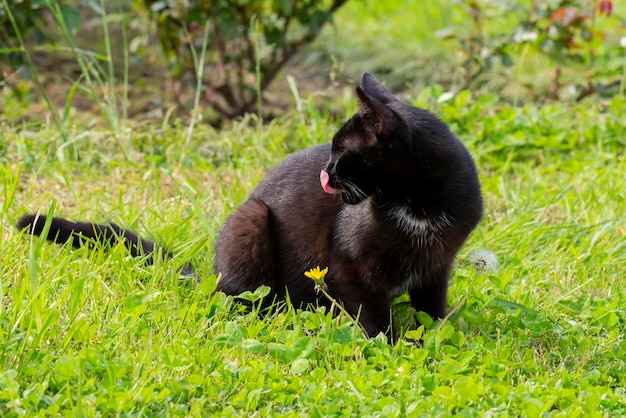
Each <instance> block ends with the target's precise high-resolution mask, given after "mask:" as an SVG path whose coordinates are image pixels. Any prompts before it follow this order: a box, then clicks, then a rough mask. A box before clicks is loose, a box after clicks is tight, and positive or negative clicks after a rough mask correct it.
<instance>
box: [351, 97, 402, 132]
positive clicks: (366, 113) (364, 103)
mask: <svg viewBox="0 0 626 418" xmlns="http://www.w3.org/2000/svg"><path fill="white" fill-rule="evenodd" d="M356 94H357V96H358V97H359V102H360V103H361V117H362V118H363V122H364V123H365V124H367V125H369V126H371V127H372V128H373V129H374V131H375V132H376V135H381V134H384V133H389V132H392V131H393V126H394V125H395V123H396V121H397V119H396V115H395V113H393V112H392V111H391V109H389V107H387V105H385V104H384V103H382V102H380V101H379V100H378V99H376V98H375V97H372V96H370V95H369V94H367V93H366V92H365V91H364V89H362V88H361V87H357V88H356Z"/></svg>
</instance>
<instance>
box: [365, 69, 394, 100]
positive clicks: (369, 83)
mask: <svg viewBox="0 0 626 418" xmlns="http://www.w3.org/2000/svg"><path fill="white" fill-rule="evenodd" d="M361 86H362V87H363V91H364V92H365V93H367V95H368V96H370V97H374V98H375V99H376V100H378V101H380V102H382V103H389V102H393V101H396V100H398V99H396V98H395V97H394V95H393V94H391V92H390V91H389V90H387V88H386V87H385V86H383V85H382V83H381V82H380V81H378V80H376V77H374V76H373V75H371V74H370V73H364V74H363V78H362V79H361Z"/></svg>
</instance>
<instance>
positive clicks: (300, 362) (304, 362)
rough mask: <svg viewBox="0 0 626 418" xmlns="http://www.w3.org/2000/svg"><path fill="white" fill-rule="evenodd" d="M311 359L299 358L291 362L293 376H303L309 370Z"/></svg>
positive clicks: (290, 369)
mask: <svg viewBox="0 0 626 418" xmlns="http://www.w3.org/2000/svg"><path fill="white" fill-rule="evenodd" d="M309 365H310V362H309V359H306V358H297V359H295V360H294V361H292V362H291V367H290V368H289V371H290V372H291V373H292V374H302V373H304V372H305V371H307V370H308V369H309Z"/></svg>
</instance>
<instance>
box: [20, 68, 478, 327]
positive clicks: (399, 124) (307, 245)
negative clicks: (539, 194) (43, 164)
mask: <svg viewBox="0 0 626 418" xmlns="http://www.w3.org/2000/svg"><path fill="white" fill-rule="evenodd" d="M357 94H358V97H359V101H360V103H361V110H360V112H358V113H357V114H356V115H354V116H353V117H352V118H351V119H350V120H348V122H346V123H345V124H344V125H343V126H342V127H341V129H339V131H338V132H337V133H336V134H335V137H334V138H333V141H332V145H331V144H325V145H319V146H316V147H313V148H309V149H307V150H304V151H301V152H299V153H296V154H294V155H292V156H290V157H288V158H287V159H286V160H285V161H284V162H283V163H281V164H280V165H278V166H277V167H275V168H274V169H273V170H271V171H270V172H269V173H268V175H267V177H266V178H265V179H264V180H263V181H261V183H260V184H259V185H258V187H257V188H256V190H254V192H253V193H252V195H251V196H250V198H249V199H248V200H247V201H246V202H245V203H244V204H242V205H241V206H240V207H239V208H238V209H237V210H236V211H235V213H234V214H232V215H231V216H230V217H229V218H228V219H227V221H226V223H225V225H224V227H223V228H222V231H221V233H220V236H219V239H218V242H217V246H216V261H215V271H216V273H220V274H221V279H220V280H219V282H218V284H217V290H218V291H222V292H225V293H227V294H231V295H237V294H239V293H241V292H243V291H246V290H255V289H256V288H257V287H258V286H260V285H266V286H269V287H270V288H271V290H272V294H273V295H274V296H277V297H278V298H285V296H286V294H287V293H288V294H289V299H290V300H291V302H292V303H293V304H295V305H298V306H302V307H306V306H307V305H310V304H313V305H315V304H327V303H328V301H327V300H325V299H324V298H323V297H321V296H319V295H317V294H316V292H315V290H314V283H313V282H312V281H311V280H310V279H308V278H307V277H305V276H304V274H303V273H304V272H305V271H307V270H309V269H311V268H313V267H316V266H321V267H322V268H324V267H328V269H329V272H328V275H327V276H326V284H327V285H328V291H329V293H330V294H331V295H332V296H333V297H335V298H337V299H339V300H340V301H341V302H343V304H344V306H345V308H346V309H347V310H348V312H350V313H352V314H354V315H356V314H357V313H358V312H359V311H360V321H361V323H362V325H363V326H364V327H365V329H366V330H367V332H368V333H369V334H370V335H376V334H377V333H379V332H381V331H383V332H384V331H386V330H387V329H388V328H389V324H390V304H391V300H392V298H393V297H395V296H397V295H399V294H400V293H402V292H404V291H408V292H409V294H410V297H411V304H412V306H413V307H414V308H415V309H417V310H420V311H424V312H426V313H428V314H429V315H431V316H432V317H434V318H440V317H442V316H444V315H445V313H446V294H447V288H448V278H449V276H450V270H451V268H452V264H453V261H454V258H455V256H456V254H457V252H458V250H459V248H460V247H461V245H462V244H463V243H464V242H465V240H466V238H467V236H468V235H469V233H470V232H471V231H472V230H473V229H474V228H475V227H476V225H477V224H478V222H479V220H480V218H481V216H482V197H481V192H480V184H479V181H478V177H477V174H476V168H475V166H474V163H473V161H472V158H471V157H470V154H469V152H468V151H467V150H466V148H465V147H464V146H463V144H462V143H461V142H460V141H459V140H458V139H457V138H456V137H455V136H454V135H453V134H452V133H451V132H450V130H449V129H448V127H447V125H446V124H445V123H443V122H442V121H440V120H439V119H438V118H437V117H436V116H434V115H432V114H431V113H429V112H428V111H426V110H423V109H419V108H415V107H412V106H409V105H407V104H404V103H401V102H400V101H398V100H397V99H396V98H395V97H394V96H393V95H392V94H391V93H390V92H389V91H388V90H387V89H386V88H385V87H384V86H383V85H382V84H381V83H379V82H378V81H377V80H376V79H375V78H374V77H373V76H372V75H370V74H365V75H364V76H363V80H362V87H357ZM320 171H322V174H321V175H320ZM320 182H321V184H320ZM34 219H35V218H34V215H26V216H24V217H22V219H20V221H19V222H18V227H19V228H29V231H30V232H31V233H34V234H41V232H42V229H43V223H44V222H45V218H44V217H39V221H38V222H37V223H36V225H34V226H33V222H34ZM78 235H82V236H86V237H88V238H91V239H94V240H96V241H97V240H105V241H111V242H113V241H116V240H118V239H119V238H120V237H123V238H124V239H125V241H126V242H127V246H128V247H129V249H130V250H131V253H133V254H135V253H140V252H141V251H140V250H139V247H141V248H142V250H143V252H145V253H151V252H152V251H153V249H154V245H153V244H152V243H150V242H148V241H145V240H140V239H139V238H138V237H137V236H136V235H135V234H133V233H131V232H128V231H123V230H121V229H120V228H119V227H117V226H116V225H110V226H105V225H93V224H91V223H70V222H68V221H66V220H63V219H58V218H55V219H53V220H52V221H51V226H50V230H49V233H48V239H51V240H55V241H56V242H65V241H68V240H72V244H73V245H75V246H78V245H80V243H81V239H80V238H77V236H78ZM165 256H166V257H169V254H168V253H165ZM184 270H185V271H184V272H186V273H190V272H191V270H190V269H189V267H188V266H187V267H184Z"/></svg>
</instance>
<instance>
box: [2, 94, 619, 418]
mask: <svg viewBox="0 0 626 418" xmlns="http://www.w3.org/2000/svg"><path fill="white" fill-rule="evenodd" d="M440 94H441V91H440V90H439V89H436V88H435V89H426V90H424V91H422V93H421V95H420V96H418V97H414V98H412V99H411V100H412V102H413V103H414V104H416V105H420V106H424V107H427V108H429V109H432V110H433V111H435V112H437V113H438V114H439V115H440V116H441V117H442V118H443V119H444V120H445V121H446V122H448V123H449V124H450V126H451V128H452V129H453V130H454V131H455V132H456V133H457V134H458V135H459V136H460V137H461V138H462V139H463V140H464V142H465V143H466V144H467V145H468V147H469V148H470V149H471V151H472V153H473V154H474V155H475V158H476V161H477V164H478V167H479V170H480V173H481V178H482V184H483V192H484V196H485V201H486V213H485V218H484V220H483V222H482V223H481V225H480V226H479V228H478V229H477V230H476V232H475V233H474V234H473V235H472V236H471V239H470V240H469V242H468V243H467V245H466V246H465V247H464V248H463V250H462V251H461V254H460V256H459V258H458V263H457V267H456V269H455V270H454V273H453V277H452V284H451V289H450V295H449V304H450V309H451V310H454V313H453V315H451V317H450V318H449V320H447V321H445V322H443V323H435V324H431V325H430V326H428V327H421V328H419V329H417V330H413V331H409V333H408V334H407V338H406V339H403V340H400V341H399V342H398V343H397V344H394V345H390V344H388V343H387V342H386V341H385V339H384V338H374V339H369V340H368V339H365V338H363V337H362V336H361V334H359V333H358V332H355V330H354V329H353V327H352V326H351V324H350V322H349V321H347V320H346V319H345V318H340V319H337V318H333V317H332V315H330V314H328V313H325V312H323V311H318V312H308V311H305V312H301V311H296V310H294V309H292V308H290V307H289V306H287V307H286V308H285V309H283V310H281V311H278V312H276V313H275V314H273V315H271V316H269V317H260V316H258V315H256V314H255V313H245V312H242V310H241V309H240V308H238V307H237V305H236V304H233V300H232V298H230V297H226V296H224V295H221V294H218V295H215V296H211V292H212V290H213V289H214V286H215V281H216V278H215V276H214V275H213V274H212V270H211V264H212V258H213V245H214V239H215V237H216V235H217V233H218V230H219V227H220V225H221V223H222V221H223V220H224V218H225V217H226V216H227V215H228V214H229V213H231V212H232V211H233V210H234V208H235V207H236V206H237V205H238V204H240V203H241V202H242V201H243V200H244V199H245V198H246V196H247V194H248V193H249V192H250V191H251V190H252V188H253V187H254V185H255V184H256V183H257V182H258V180H259V179H260V178H261V177H262V176H263V174H264V173H265V171H266V170H267V168H269V167H271V166H273V165H274V164H276V163H278V162H279V161H280V160H281V159H282V158H283V157H284V156H285V155H286V154H288V153H289V152H292V151H294V150H296V149H301V148H304V147H307V146H310V145H313V144H315V143H319V142H325V141H328V140H329V139H330V138H331V136H332V134H333V132H334V130H335V129H336V128H337V126H338V123H339V122H338V121H337V120H333V119H330V118H329V117H328V116H326V115H327V112H326V111H325V110H318V109H316V108H315V107H314V106H313V105H307V103H306V102H305V103H304V108H303V110H302V114H295V113H293V114H289V115H286V116H284V117H282V118H279V119H277V120H275V121H273V122H272V123H270V124H268V125H265V126H261V127H260V126H256V125H255V124H254V123H253V121H242V122H238V123H234V124H233V125H232V126H231V127H229V128H226V129H224V130H223V131H220V132H216V131H214V130H212V129H210V128H207V127H205V126H203V125H198V126H196V128H195V132H194V135H193V136H192V138H191V142H189V143H187V132H186V128H185V127H184V126H182V125H181V126H177V125H174V126H172V127H165V128H160V129H157V128H155V127H153V126H146V125H140V124H133V123H128V124H127V126H126V127H125V128H124V129H122V130H121V131H120V132H112V131H108V130H105V129H103V130H86V129H85V128H84V127H82V126H74V127H73V128H71V129H68V130H67V131H66V138H67V140H66V142H63V141H64V140H63V139H61V138H62V136H61V135H60V133H59V132H58V129H57V128H56V127H54V126H52V125H50V124H44V125H42V126H39V127H36V128H29V126H26V125H22V126H9V125H6V124H5V125H2V126H1V127H0V130H1V131H0V138H1V139H0V149H1V150H2V152H1V153H0V162H1V163H2V165H1V168H0V185H1V186H0V187H1V189H2V194H1V196H2V205H1V207H2V212H1V213H0V217H1V219H2V223H1V224H2V227H1V228H2V240H1V242H0V297H1V298H2V305H1V306H0V364H1V367H0V415H1V416H19V415H40V416H48V415H85V416H95V415H117V414H119V415H133V416H189V415H191V416H199V415H207V416H214V415H215V416H232V415H244V416H257V415H259V416H267V415H272V416H359V417H360V416H406V415H408V416H433V415H434V416H450V415H453V414H455V415H463V416H483V415H490V416H551V417H557V416H563V417H573V416H574V417H575V416H620V415H625V414H626V389H625V388H626V378H625V377H624V376H626V363H625V359H626V338H625V337H624V335H625V331H626V311H625V310H624V306H626V296H625V294H624V291H623V289H624V286H625V285H626V282H625V279H624V271H626V219H625V215H624V208H625V207H626V184H625V182H626V178H625V177H626V176H625V175H624V173H625V172H626V161H625V157H624V148H625V145H626V143H625V142H624V138H626V128H624V126H623V123H622V121H623V120H625V117H626V115H625V114H624V109H626V102H625V100H624V99H623V98H616V99H613V100H612V101H611V102H603V103H600V102H584V103H581V104H577V105H560V104H554V105H545V106H543V107H538V106H530V105H529V106H526V107H524V108H511V107H507V106H504V105H501V104H499V103H498V99H497V97H496V96H492V95H484V96H481V97H478V98H473V97H471V95H470V94H469V93H467V92H463V93H461V94H459V95H457V96H456V97H455V98H453V99H451V100H448V101H444V102H443V103H439V104H437V98H438V97H440ZM334 106H335V107H337V106H339V107H340V108H341V109H343V110H342V111H341V112H340V113H342V112H343V113H345V114H348V113H349V112H350V111H352V110H354V109H355V106H356V105H355V104H354V103H352V102H347V103H343V102H340V103H335V104H334ZM302 204H306V198H305V197H303V202H302ZM39 210H41V211H42V213H54V214H57V215H63V216H66V217H70V218H73V219H91V220H95V221H106V220H112V221H115V222H117V223H120V224H123V225H126V226H128V227H130V228H133V229H135V230H139V231H140V232H142V233H143V234H145V235H146V236H149V237H152V238H155V239H156V240H158V241H159V242H161V243H164V244H166V245H167V246H169V247H170V248H171V249H172V250H174V252H175V253H176V254H178V257H177V258H175V259H174V260H171V261H169V262H162V263H157V265H155V266H149V267H147V266H145V265H143V263H142V262H141V260H138V259H133V258H130V257H129V256H128V255H127V253H126V252H125V251H124V249H123V247H121V246H119V247H115V248H113V249H112V251H110V252H108V253H105V252H104V251H102V249H97V250H95V251H89V250H87V249H80V250H72V249H70V248H69V247H67V246H65V247H64V246H55V245H49V244H46V243H44V242H43V241H42V240H41V239H39V238H31V237H28V236H25V235H23V234H21V233H18V232H17V231H16V230H15V229H14V227H13V225H14V223H15V221H16V219H17V218H18V217H19V216H20V215H21V214H23V213H24V212H30V211H39ZM480 249H486V250H488V251H491V252H493V253H495V254H496V255H497V257H498V261H499V268H498V269H497V270H493V269H492V270H487V271H483V272H477V271H475V269H474V267H473V264H472V263H471V262H470V259H471V254H472V253H473V252H474V251H477V250H480ZM189 260H191V262H192V263H193V264H194V266H195V267H196V269H197V270H198V272H199V273H200V274H201V276H202V278H203V281H202V283H201V284H200V285H190V284H188V283H187V284H186V283H181V282H179V281H178V279H177V277H176V274H175V268H176V266H178V265H179V264H180V263H183V262H185V261H189ZM402 307H403V304H402V302H399V303H398V305H397V306H396V308H397V316H398V319H399V320H403V319H407V315H408V314H407V312H406V311H405V310H402V309H401V308H402ZM409 319H410V318H409ZM420 337H421V338H422V340H423V342H422V343H421V344H418V343H416V341H415V340H416V339H419V338H420Z"/></svg>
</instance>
